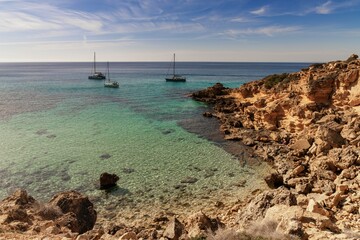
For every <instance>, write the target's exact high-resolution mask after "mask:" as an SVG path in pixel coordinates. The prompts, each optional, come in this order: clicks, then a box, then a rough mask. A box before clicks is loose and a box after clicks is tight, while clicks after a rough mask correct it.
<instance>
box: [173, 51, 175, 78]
mask: <svg viewBox="0 0 360 240" xmlns="http://www.w3.org/2000/svg"><path fill="white" fill-rule="evenodd" d="M173 75H174V76H175V53H174V68H173Z"/></svg>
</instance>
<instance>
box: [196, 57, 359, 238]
mask: <svg viewBox="0 0 360 240" xmlns="http://www.w3.org/2000/svg"><path fill="white" fill-rule="evenodd" d="M192 97H193V98H194V99H196V100H199V101H203V102H207V103H209V104H212V105H213V112H206V113H204V116H206V117H216V118H218V119H219V121H220V123H221V130H222V131H223V133H224V135H225V138H226V139H228V140H232V141H241V142H243V143H244V144H246V145H248V146H250V147H252V148H253V149H254V152H255V154H256V155H258V156H260V157H262V158H263V159H264V160H265V161H267V162H269V163H270V164H271V165H272V166H273V172H272V173H270V174H269V175H268V176H267V177H266V178H265V181H266V182H267V184H268V186H269V187H270V188H271V189H272V190H269V191H265V192H263V193H260V194H259V195H257V196H256V197H254V199H252V200H250V201H249V202H248V204H247V205H246V206H245V207H244V208H243V209H241V210H240V211H239V215H238V217H237V219H236V221H235V222H234V225H238V228H239V229H244V228H246V227H248V226H251V225H253V224H254V223H255V222H259V221H261V222H263V223H264V224H266V222H272V224H273V226H274V230H276V231H277V232H279V233H283V234H288V235H293V236H298V237H299V238H301V239H359V238H360V215H359V214H360V209H359V207H360V174H359V173H360V171H359V170H360V117H359V114H360V60H358V56H357V55H352V56H350V57H349V58H348V59H347V60H346V61H334V62H329V63H324V64H314V65H311V66H310V67H309V68H306V69H302V70H301V71H300V72H296V73H289V74H288V73H284V74H276V75H271V76H268V77H265V78H264V79H261V80H258V81H254V82H250V83H247V84H244V85H243V86H241V87H240V88H237V89H227V88H224V87H223V85H222V84H220V83H218V84H216V85H215V86H213V87H210V88H208V89H206V90H202V91H199V92H196V93H194V94H193V95H192Z"/></svg>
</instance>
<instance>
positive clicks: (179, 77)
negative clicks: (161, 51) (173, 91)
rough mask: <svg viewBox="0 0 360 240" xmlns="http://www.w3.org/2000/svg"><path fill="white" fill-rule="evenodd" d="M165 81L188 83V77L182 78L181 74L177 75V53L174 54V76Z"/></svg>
mask: <svg viewBox="0 0 360 240" xmlns="http://www.w3.org/2000/svg"><path fill="white" fill-rule="evenodd" d="M165 80H166V81H167V82H186V77H184V76H181V75H179V74H175V53H174V61H173V74H172V75H170V76H166V78H165Z"/></svg>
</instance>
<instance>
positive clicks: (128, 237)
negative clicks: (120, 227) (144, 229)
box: [119, 232, 138, 240]
mask: <svg viewBox="0 0 360 240" xmlns="http://www.w3.org/2000/svg"><path fill="white" fill-rule="evenodd" d="M119 240H138V238H137V236H136V233H134V232H127V233H124V234H123V235H121V237H120V238H119Z"/></svg>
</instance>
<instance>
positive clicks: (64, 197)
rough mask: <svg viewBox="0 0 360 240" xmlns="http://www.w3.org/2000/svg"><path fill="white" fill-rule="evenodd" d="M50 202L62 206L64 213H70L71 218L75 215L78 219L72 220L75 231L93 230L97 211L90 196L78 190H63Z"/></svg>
mask: <svg viewBox="0 0 360 240" xmlns="http://www.w3.org/2000/svg"><path fill="white" fill-rule="evenodd" d="M50 204H52V205H54V206H58V207H60V208H61V210H62V212H63V213H64V214H67V213H70V214H71V218H72V217H75V219H76V221H71V222H72V224H70V226H69V227H70V229H71V230H72V231H73V232H78V233H84V232H86V231H89V230H91V229H92V228H93V227H94V225H95V222H96V217H97V214H96V211H95V209H94V206H93V204H92V203H91V202H90V200H89V199H88V197H86V196H84V195H82V194H81V193H79V192H76V191H69V192H63V193H59V194H57V195H55V196H54V197H53V198H52V199H51V200H50Z"/></svg>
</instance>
